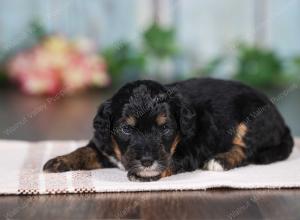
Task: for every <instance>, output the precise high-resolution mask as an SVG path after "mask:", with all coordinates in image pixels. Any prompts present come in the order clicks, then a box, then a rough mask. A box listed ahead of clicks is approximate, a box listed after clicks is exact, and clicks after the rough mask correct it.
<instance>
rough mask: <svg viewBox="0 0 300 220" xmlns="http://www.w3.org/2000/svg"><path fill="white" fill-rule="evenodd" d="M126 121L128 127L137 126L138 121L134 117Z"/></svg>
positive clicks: (129, 117)
mask: <svg viewBox="0 0 300 220" xmlns="http://www.w3.org/2000/svg"><path fill="white" fill-rule="evenodd" d="M125 121H126V123H127V124H128V125H131V126H135V124H136V119H135V117H133V116H128V117H127V118H125Z"/></svg>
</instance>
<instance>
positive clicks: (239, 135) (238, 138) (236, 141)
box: [233, 123, 248, 147]
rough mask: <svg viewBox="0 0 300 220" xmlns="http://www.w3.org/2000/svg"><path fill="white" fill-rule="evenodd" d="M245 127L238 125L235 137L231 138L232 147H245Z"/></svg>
mask: <svg viewBox="0 0 300 220" xmlns="http://www.w3.org/2000/svg"><path fill="white" fill-rule="evenodd" d="M247 130H248V128H247V126H246V125H245V124H244V123H240V124H239V125H238V126H237V128H236V132H235V137H234V138H233V145H239V146H242V147H246V144H245V142H244V140H243V139H244V137H245V135H246V133H247Z"/></svg>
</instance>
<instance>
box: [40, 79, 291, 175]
mask: <svg viewBox="0 0 300 220" xmlns="http://www.w3.org/2000/svg"><path fill="white" fill-rule="evenodd" d="M93 124H94V129H95V132H94V136H93V138H92V140H91V141H90V142H89V143H88V144H87V146H85V147H82V148H79V149H77V150H76V151H74V152H72V153H70V154H67V155H63V156H59V157H56V158H54V159H51V160H49V161H48V162H47V163H46V164H45V166H44V170H45V171H47V172H64V171H69V170H91V169H99V168H109V167H119V168H121V169H125V170H126V171H128V173H127V175H128V178H129V180H132V181H155V180H158V179H160V178H162V177H166V176H170V175H174V174H177V173H181V172H186V171H193V170H196V169H206V170H211V171H224V170H230V169H233V168H236V167H239V166H245V165H247V164H251V163H253V164H268V163H272V162H275V161H280V160H284V159H286V158H287V157H288V156H289V154H290V153H291V151H292V148H293V145H294V143H293V139H292V136H291V133H290V130H289V128H288V127H287V126H286V125H285V122H284V120H283V118H282V117H281V115H280V114H279V112H278V111H277V109H276V108H275V106H274V104H273V103H272V102H271V101H270V100H269V99H268V98H267V97H266V96H265V95H263V94H262V93H260V92H258V91H256V90H254V89H252V88H250V87H248V86H246V85H243V84H241V83H238V82H234V81H224V80H216V79H209V78H204V79H191V80H187V81H182V82H177V83H174V84H168V85H161V84H160V83H157V82H154V81H150V80H142V81H135V82H132V83H128V84H126V85H125V86H123V87H122V88H121V89H120V90H119V91H118V92H117V93H116V94H115V95H114V96H113V97H112V98H111V99H109V100H107V101H105V102H104V103H102V104H101V106H100V107H99V109H98V112H97V114H96V117H95V119H94V123H93Z"/></svg>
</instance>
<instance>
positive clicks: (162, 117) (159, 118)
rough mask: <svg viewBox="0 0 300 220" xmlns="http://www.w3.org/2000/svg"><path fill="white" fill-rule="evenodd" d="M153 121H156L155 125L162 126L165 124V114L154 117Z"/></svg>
mask: <svg viewBox="0 0 300 220" xmlns="http://www.w3.org/2000/svg"><path fill="white" fill-rule="evenodd" d="M155 121H156V124H157V125H164V124H165V123H166V122H167V116H166V114H165V113H160V114H159V115H158V116H157V117H156V119H155Z"/></svg>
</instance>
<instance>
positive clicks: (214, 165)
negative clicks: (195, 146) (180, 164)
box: [204, 159, 224, 171]
mask: <svg viewBox="0 0 300 220" xmlns="http://www.w3.org/2000/svg"><path fill="white" fill-rule="evenodd" d="M204 169H205V170H210V171H224V167H223V165H222V163H221V161H219V160H218V159H211V160H209V161H208V162H207V163H206V164H205V165H204Z"/></svg>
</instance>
